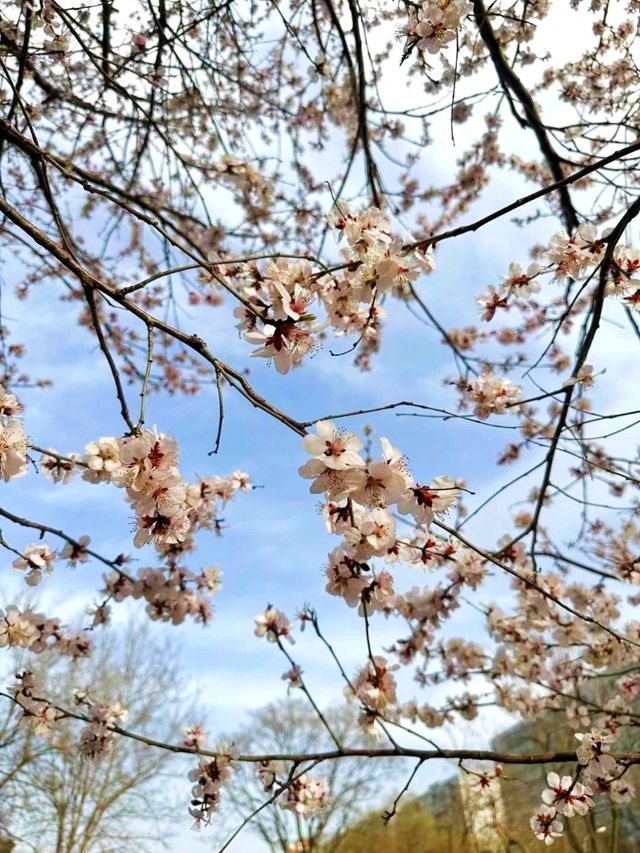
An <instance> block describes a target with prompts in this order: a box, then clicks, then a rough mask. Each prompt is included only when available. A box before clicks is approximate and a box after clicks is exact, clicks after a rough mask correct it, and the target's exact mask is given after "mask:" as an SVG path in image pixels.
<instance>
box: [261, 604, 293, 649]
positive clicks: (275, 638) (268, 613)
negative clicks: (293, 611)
mask: <svg viewBox="0 0 640 853" xmlns="http://www.w3.org/2000/svg"><path fill="white" fill-rule="evenodd" d="M255 626H256V627H255V635H256V637H266V638H267V640H268V641H269V642H270V643H275V642H279V641H280V638H281V637H285V638H286V639H287V640H288V641H289V642H290V643H295V640H294V638H293V637H292V635H291V623H290V622H289V620H288V619H287V617H286V616H285V615H284V613H281V612H280V611H279V610H276V608H275V607H271V605H269V606H268V607H267V608H266V609H265V611H264V613H261V614H260V615H259V616H256V618H255Z"/></svg>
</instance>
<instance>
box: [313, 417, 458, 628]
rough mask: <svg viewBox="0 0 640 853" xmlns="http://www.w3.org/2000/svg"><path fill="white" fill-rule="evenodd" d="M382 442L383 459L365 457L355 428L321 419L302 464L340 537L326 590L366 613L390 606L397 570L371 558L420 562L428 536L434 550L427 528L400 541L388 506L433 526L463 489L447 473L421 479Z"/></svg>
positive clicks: (333, 530)
mask: <svg viewBox="0 0 640 853" xmlns="http://www.w3.org/2000/svg"><path fill="white" fill-rule="evenodd" d="M380 444H381V451H382V458H381V459H380V460H375V459H367V460H365V459H364V458H363V456H362V455H361V453H360V451H361V450H362V449H363V445H362V442H361V441H360V439H359V438H358V437H357V436H356V435H354V434H353V433H350V432H344V431H340V430H338V429H337V427H336V426H335V424H333V423H332V422H331V421H318V423H317V424H316V433H315V434H310V435H306V436H305V437H304V439H303V445H304V449H305V450H306V451H307V453H309V454H311V459H309V461H308V462H306V463H305V464H304V465H302V467H301V468H300V469H299V473H300V475H301V476H302V477H304V478H305V479H309V480H312V481H313V482H312V483H311V487H310V491H311V493H312V494H324V496H325V500H326V503H325V504H324V506H323V515H324V517H325V520H326V525H327V529H328V530H329V532H330V533H335V534H338V535H341V536H342V538H343V541H342V544H341V545H340V546H338V547H337V548H335V549H334V550H333V551H332V552H331V554H330V555H329V563H328V566H327V586H326V589H327V592H329V593H330V594H331V595H339V596H342V597H343V598H344V599H345V601H346V602H347V604H348V605H349V606H350V607H355V606H356V605H360V613H361V614H363V615H364V613H365V612H366V613H373V612H374V611H376V610H386V609H387V608H388V607H390V606H392V605H393V602H394V599H395V588H394V579H393V576H392V575H391V573H390V572H389V571H387V570H384V571H380V572H375V571H373V570H372V567H371V566H370V565H369V563H370V561H371V560H372V559H373V558H376V557H378V558H383V559H384V560H385V562H387V563H389V564H390V563H395V562H397V561H399V560H403V561H405V562H408V563H410V564H415V563H416V562H420V561H421V559H422V558H423V557H424V555H425V553H426V551H425V548H426V542H427V541H430V542H431V545H432V547H433V549H434V550H435V549H437V543H436V541H435V540H431V539H429V538H427V539H426V540H424V541H422V538H421V537H423V536H424V530H421V532H420V533H419V534H418V535H417V536H416V537H415V540H414V541H410V542H407V541H401V540H398V538H397V533H396V522H395V519H394V517H393V515H392V512H391V507H392V506H393V505H395V506H396V508H397V510H398V512H399V513H401V514H403V515H410V516H412V517H413V519H414V521H415V524H416V525H418V526H419V527H420V528H425V527H426V528H428V526H429V525H430V524H431V522H432V521H433V519H434V518H435V516H436V515H440V514H442V513H445V512H447V510H448V509H449V508H450V507H452V506H453V505H454V504H455V502H456V501H457V499H458V498H459V496H460V488H459V484H458V483H456V482H455V481H454V480H453V479H451V478H449V477H442V476H441V477H436V478H435V479H434V480H433V481H432V482H431V483H429V484H421V483H416V482H415V480H414V478H413V475H412V474H411V472H410V471H409V469H408V467H407V464H406V461H405V459H404V457H403V455H402V453H401V452H400V451H399V450H398V449H397V448H395V447H393V446H392V445H391V443H390V442H389V441H388V440H387V439H386V438H382V439H381V440H380ZM426 550H428V548H427V549H426Z"/></svg>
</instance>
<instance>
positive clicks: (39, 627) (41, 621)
mask: <svg viewBox="0 0 640 853" xmlns="http://www.w3.org/2000/svg"><path fill="white" fill-rule="evenodd" d="M16 647H17V648H23V649H29V651H31V652H35V653H36V654H38V653H40V652H43V651H45V650H47V649H52V648H55V649H56V651H58V652H59V653H60V654H66V655H70V656H71V657H74V658H75V657H82V656H84V655H87V654H88V653H89V651H90V649H91V643H90V641H89V638H88V637H87V635H86V634H84V633H83V632H80V633H78V634H71V635H66V634H64V632H63V630H62V627H61V625H60V622H59V621H58V620H57V619H48V618H47V617H46V616H44V614H42V613H36V612H35V611H33V610H20V609H19V608H17V607H16V606H15V605H13V604H10V605H9V606H8V607H7V608H6V610H4V611H2V610H0V648H16Z"/></svg>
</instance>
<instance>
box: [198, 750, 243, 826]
mask: <svg viewBox="0 0 640 853" xmlns="http://www.w3.org/2000/svg"><path fill="white" fill-rule="evenodd" d="M232 761H233V756H232V755H231V754H225V753H221V754H219V755H217V756H216V757H215V758H213V759H211V760H210V761H203V762H202V763H200V764H199V765H198V766H197V767H196V768H195V769H193V770H192V771H191V772H190V773H189V777H188V778H189V781H190V782H193V783H194V786H193V788H192V789H191V797H192V799H191V805H190V808H189V814H190V815H191V817H193V818H194V819H195V822H196V826H197V827H199V826H200V825H201V824H208V823H211V818H212V816H213V813H214V812H215V811H217V809H218V806H219V805H220V788H221V787H222V785H223V784H224V782H226V780H227V779H229V778H230V776H231V771H232V766H231V762H232Z"/></svg>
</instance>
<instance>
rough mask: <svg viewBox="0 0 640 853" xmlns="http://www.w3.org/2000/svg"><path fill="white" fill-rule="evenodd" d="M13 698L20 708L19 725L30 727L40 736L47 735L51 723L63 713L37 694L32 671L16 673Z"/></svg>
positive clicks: (51, 725) (51, 728)
mask: <svg viewBox="0 0 640 853" xmlns="http://www.w3.org/2000/svg"><path fill="white" fill-rule="evenodd" d="M16 680H17V684H16V687H15V689H14V691H13V698H14V700H15V702H16V704H17V706H18V707H19V708H20V726H22V727H25V728H29V729H31V730H32V731H33V732H34V733H35V734H37V735H40V737H49V736H50V735H51V733H52V732H53V725H54V723H55V721H56V720H58V719H60V718H61V717H62V716H63V714H62V712H61V711H59V710H58V709H57V708H55V707H54V706H53V705H52V704H51V703H50V702H48V701H47V700H46V699H42V698H39V697H38V696H37V693H38V692H39V691H38V685H37V684H36V679H35V676H34V674H33V673H32V672H23V673H19V674H18V675H16Z"/></svg>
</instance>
